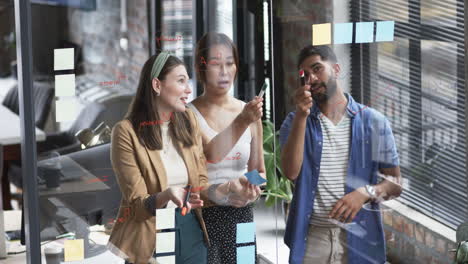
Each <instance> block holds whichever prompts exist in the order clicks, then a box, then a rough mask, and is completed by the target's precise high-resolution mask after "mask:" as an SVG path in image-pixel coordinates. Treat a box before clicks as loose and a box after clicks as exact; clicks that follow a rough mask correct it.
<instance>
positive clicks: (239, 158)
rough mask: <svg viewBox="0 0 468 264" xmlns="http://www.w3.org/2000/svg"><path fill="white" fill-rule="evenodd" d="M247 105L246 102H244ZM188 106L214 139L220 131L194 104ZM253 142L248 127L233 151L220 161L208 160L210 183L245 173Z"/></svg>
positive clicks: (208, 135)
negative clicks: (210, 123) (215, 128)
mask: <svg viewBox="0 0 468 264" xmlns="http://www.w3.org/2000/svg"><path fill="white" fill-rule="evenodd" d="M243 105H245V103H244V104H243ZM188 107H189V108H190V109H192V110H193V112H194V113H195V115H196V116H197V119H198V122H199V123H200V129H201V131H202V132H203V133H204V134H205V135H206V136H207V137H208V139H209V140H212V139H213V138H214V137H215V136H216V135H218V132H216V131H215V130H213V129H212V128H211V127H210V126H209V125H208V123H207V122H206V120H205V118H204V117H203V116H202V114H201V113H200V112H199V111H198V109H197V108H196V107H195V106H194V105H193V104H188ZM251 142H252V134H251V132H250V127H248V128H247V129H246V130H245V132H244V134H242V136H241V137H240V138H239V140H238V141H237V142H236V144H235V145H234V147H233V148H232V149H231V151H230V152H229V153H228V154H227V155H226V157H224V158H223V159H222V161H220V162H218V163H212V162H210V161H207V166H206V168H207V172H208V182H209V183H210V184H219V183H225V182H227V181H230V180H234V179H237V178H239V177H240V176H242V175H244V174H245V173H246V172H247V169H248V167H247V166H248V164H247V163H248V162H249V158H250V144H251Z"/></svg>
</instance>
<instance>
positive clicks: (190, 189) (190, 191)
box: [181, 184, 192, 216]
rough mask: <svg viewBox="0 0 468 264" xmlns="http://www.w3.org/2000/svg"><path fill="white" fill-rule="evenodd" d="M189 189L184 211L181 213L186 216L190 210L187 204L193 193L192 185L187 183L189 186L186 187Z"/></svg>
mask: <svg viewBox="0 0 468 264" xmlns="http://www.w3.org/2000/svg"><path fill="white" fill-rule="evenodd" d="M185 188H186V189H187V196H186V197H185V201H184V205H183V207H182V212H181V214H182V215H183V216H185V215H186V214H187V211H188V207H187V204H188V202H189V199H190V195H192V185H191V184H189V185H187V187H185Z"/></svg>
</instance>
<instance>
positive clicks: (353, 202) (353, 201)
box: [328, 188, 369, 223]
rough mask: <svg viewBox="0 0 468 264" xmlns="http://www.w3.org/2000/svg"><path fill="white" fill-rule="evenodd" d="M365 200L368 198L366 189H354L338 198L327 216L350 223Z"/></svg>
mask: <svg viewBox="0 0 468 264" xmlns="http://www.w3.org/2000/svg"><path fill="white" fill-rule="evenodd" d="M367 200H369V195H368V194H367V192H366V190H363V189H362V188H359V189H356V190H354V191H353V192H350V193H348V194H346V195H345V196H343V198H341V199H340V200H338V202H336V204H335V206H334V207H333V209H332V210H331V212H330V214H329V215H328V217H330V218H333V219H335V220H338V221H341V222H347V223H350V222H351V221H353V219H354V217H355V216H356V214H357V213H358V212H359V210H361V208H362V205H363V204H364V203H366V202H367Z"/></svg>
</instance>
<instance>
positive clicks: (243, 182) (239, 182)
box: [230, 176, 261, 207]
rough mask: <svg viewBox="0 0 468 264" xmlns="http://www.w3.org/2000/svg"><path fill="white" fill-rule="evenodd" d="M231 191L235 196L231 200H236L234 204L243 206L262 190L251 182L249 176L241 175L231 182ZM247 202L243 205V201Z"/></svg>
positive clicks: (255, 197)
mask: <svg viewBox="0 0 468 264" xmlns="http://www.w3.org/2000/svg"><path fill="white" fill-rule="evenodd" d="M231 192H232V193H233V194H232V195H233V198H232V199H230V200H233V201H235V204H233V206H237V207H243V206H245V205H247V204H248V203H249V202H251V201H254V200H255V199H257V197H258V196H259V195H260V193H261V190H260V188H259V187H258V186H255V185H253V184H251V183H250V182H249V181H248V180H247V177H245V176H241V177H239V178H237V179H235V180H233V181H232V182H231ZM243 201H244V202H245V204H244V205H243V206H242V202H243Z"/></svg>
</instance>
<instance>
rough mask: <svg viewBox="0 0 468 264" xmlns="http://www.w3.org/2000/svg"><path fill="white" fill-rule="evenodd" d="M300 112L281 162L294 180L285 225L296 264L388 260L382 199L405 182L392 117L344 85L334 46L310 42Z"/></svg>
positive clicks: (290, 123)
mask: <svg viewBox="0 0 468 264" xmlns="http://www.w3.org/2000/svg"><path fill="white" fill-rule="evenodd" d="M298 68H299V69H301V70H303V71H304V72H305V85H304V86H302V87H299V88H298V89H296V94H295V104H296V111H294V112H291V113H289V114H288V116H287V117H286V120H285V121H284V122H283V124H282V126H281V131H280V144H281V147H282V152H281V165H282V168H283V171H284V173H285V175H286V177H288V178H289V179H290V180H292V181H294V182H295V190H294V196H293V200H292V203H291V207H290V211H289V217H288V221H287V225H286V234H285V238H284V240H285V243H286V244H287V245H288V246H289V248H290V256H289V262H290V263H314V264H315V263H318V264H320V263H350V264H365V263H384V262H385V261H386V253H385V238H384V231H383V225H382V219H381V214H380V210H379V209H380V208H379V202H380V201H382V200H388V199H390V198H392V197H398V196H399V195H400V194H401V191H402V188H401V185H400V184H399V182H401V176H400V168H399V160H398V153H397V150H396V146H395V140H394V138H393V134H392V130H391V128H390V124H389V122H388V120H387V119H386V118H385V116H383V115H382V114H381V113H379V112H377V111H376V110H375V109H372V108H369V107H366V106H364V105H362V104H359V103H357V102H355V101H354V99H353V98H352V97H351V95H349V94H346V93H344V92H343V90H342V88H341V87H340V85H339V83H338V82H337V76H338V75H339V73H340V66H339V64H337V59H336V55H335V54H334V52H333V51H332V49H331V48H330V47H328V46H315V47H314V46H307V47H305V48H304V49H303V50H302V51H301V52H300V54H299V58H298Z"/></svg>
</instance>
